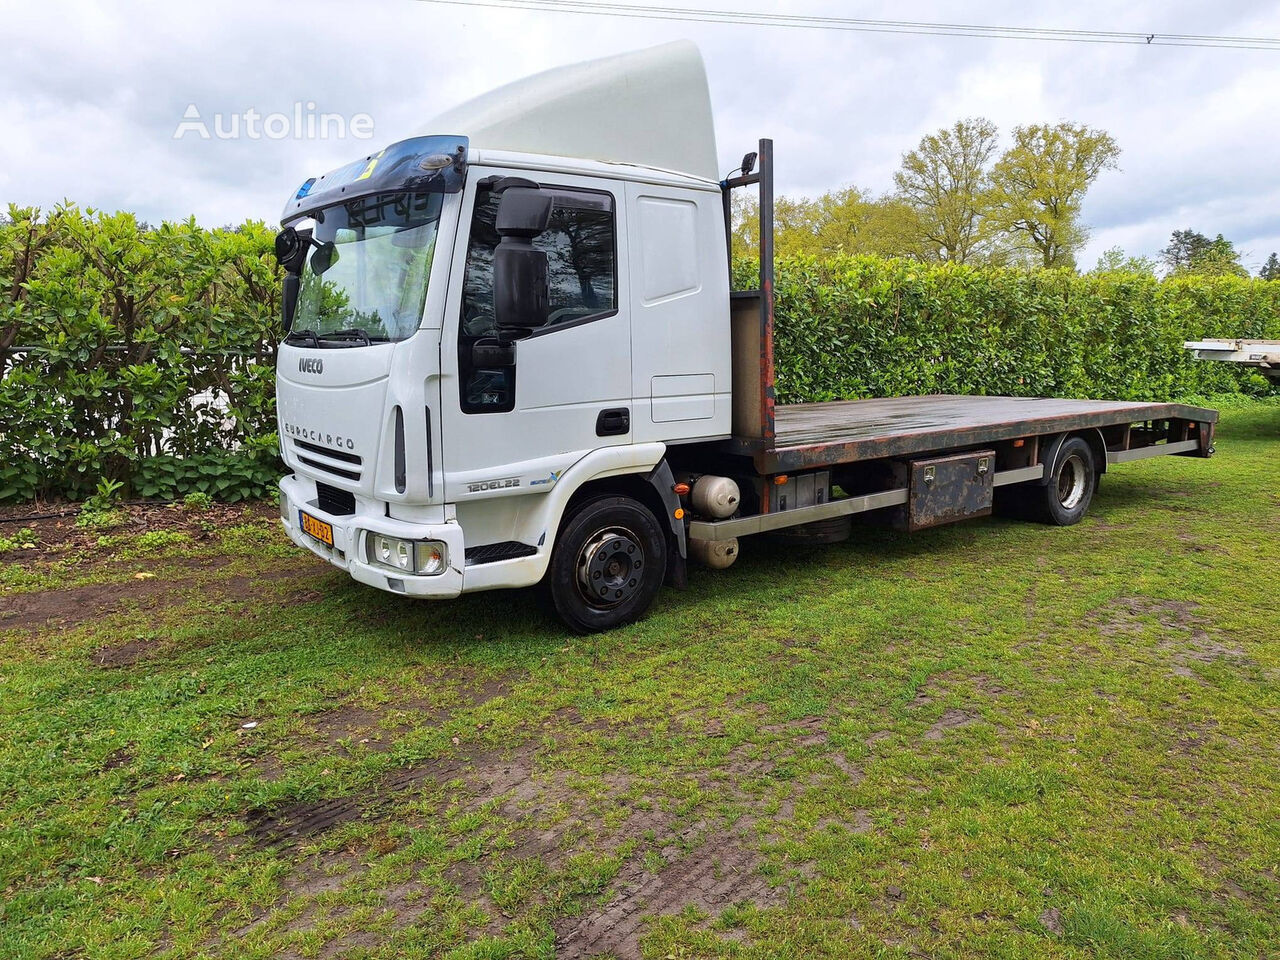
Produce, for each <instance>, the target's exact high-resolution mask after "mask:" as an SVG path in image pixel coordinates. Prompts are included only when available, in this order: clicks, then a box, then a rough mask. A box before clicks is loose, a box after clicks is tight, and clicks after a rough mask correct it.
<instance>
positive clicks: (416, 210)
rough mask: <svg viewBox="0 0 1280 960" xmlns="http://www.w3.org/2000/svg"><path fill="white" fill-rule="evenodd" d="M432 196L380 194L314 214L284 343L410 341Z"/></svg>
mask: <svg viewBox="0 0 1280 960" xmlns="http://www.w3.org/2000/svg"><path fill="white" fill-rule="evenodd" d="M443 200H444V198H443V196H442V195H441V194H439V193H383V194H375V195H374V196H369V197H362V198H360V199H356V200H348V201H346V202H345V203H340V204H335V205H334V206H331V207H326V208H324V209H322V210H317V211H316V213H315V214H314V216H315V232H314V235H313V236H314V239H315V241H316V242H317V243H319V244H320V246H319V247H316V248H315V249H314V250H313V251H312V253H311V256H310V257H309V259H308V262H307V265H306V267H305V268H304V269H303V271H302V283H301V288H300V290H299V293H298V308H297V312H296V314H295V316H294V322H293V332H292V333H291V334H290V338H295V337H297V338H304V339H307V340H310V339H312V338H315V339H317V340H333V341H335V342H341V343H343V345H347V346H363V345H365V344H367V343H372V342H376V341H387V340H404V339H405V338H407V337H410V336H412V335H413V334H414V333H415V332H416V331H417V329H418V325H419V323H420V322H421V321H422V308H423V304H424V303H425V302H426V298H427V279H428V277H429V275H430V272H431V258H432V255H433V254H434V253H435V247H436V233H437V229H438V227H439V225H440V207H441V204H442V203H443Z"/></svg>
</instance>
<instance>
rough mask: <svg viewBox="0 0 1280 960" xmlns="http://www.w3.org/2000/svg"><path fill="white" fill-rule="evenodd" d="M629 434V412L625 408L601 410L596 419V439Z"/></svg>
mask: <svg viewBox="0 0 1280 960" xmlns="http://www.w3.org/2000/svg"><path fill="white" fill-rule="evenodd" d="M630 432H631V411H630V410H629V409H627V408H626V407H612V408H610V409H608V410H601V411H600V416H598V417H596V436H597V437H617V436H621V435H622V434H624V433H630Z"/></svg>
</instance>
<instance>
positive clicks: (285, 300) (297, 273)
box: [276, 227, 314, 333]
mask: <svg viewBox="0 0 1280 960" xmlns="http://www.w3.org/2000/svg"><path fill="white" fill-rule="evenodd" d="M313 242H314V241H312V239H311V231H310V230H295V229H294V228H293V227H285V228H284V229H283V230H281V231H280V232H279V233H277V234H276V260H277V261H278V262H279V264H280V266H282V267H284V285H283V288H282V289H281V291H280V320H281V323H282V325H283V326H284V332H285V333H288V332H289V331H290V330H291V329H293V315H294V313H295V312H296V311H297V308H298V290H299V289H300V284H301V279H302V277H301V275H302V265H303V263H305V262H306V259H307V251H308V250H310V249H311V244H312V243H313Z"/></svg>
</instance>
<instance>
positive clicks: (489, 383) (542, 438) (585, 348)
mask: <svg viewBox="0 0 1280 960" xmlns="http://www.w3.org/2000/svg"><path fill="white" fill-rule="evenodd" d="M510 173H511V171H501V170H492V171H486V170H484V169H482V168H473V169H472V170H471V175H470V176H469V178H468V179H469V181H470V182H469V183H468V186H467V191H466V196H465V197H464V201H463V216H462V221H461V228H460V231H459V237H460V239H459V243H458V244H457V246H456V249H455V252H454V263H453V268H452V269H451V270H450V287H449V299H448V304H447V307H446V314H445V335H444V337H443V339H442V342H441V352H442V356H441V370H442V374H443V377H442V387H443V390H442V406H443V411H442V414H443V416H442V428H443V434H444V437H443V440H444V468H445V493H446V496H447V498H448V499H449V500H450V501H453V502H456V503H463V502H466V501H469V500H474V499H483V498H490V497H495V496H512V495H518V494H527V493H540V492H546V491H548V490H550V489H551V488H552V487H554V486H555V484H556V482H557V481H558V479H559V476H560V474H561V473H562V472H563V471H564V470H565V469H567V468H568V467H569V466H571V465H572V464H573V463H575V462H576V461H577V460H579V459H580V458H581V457H583V456H584V455H586V454H587V453H589V452H590V451H592V450H595V449H598V448H600V447H603V446H609V445H614V444H625V443H630V442H631V437H632V432H631V409H630V408H631V317H630V311H629V310H628V309H627V303H628V290H627V283H628V278H627V273H626V271H625V270H624V269H622V265H623V264H624V263H625V262H626V236H627V234H626V222H625V218H626V202H625V195H624V193H623V189H622V186H623V185H622V184H621V183H618V182H614V181H607V180H598V179H595V178H585V177H571V176H559V175H547V176H546V177H545V178H542V181H541V182H540V183H539V187H540V188H541V189H542V190H544V191H546V192H547V193H548V194H550V195H551V197H552V212H551V219H550V225H549V226H548V229H547V230H546V231H545V232H544V233H543V234H542V235H541V236H539V237H538V238H536V239H535V240H534V246H535V247H536V248H538V249H540V250H543V251H544V252H545V253H546V254H547V274H548V286H549V289H550V315H549V322H548V323H547V324H546V326H544V327H542V328H541V329H538V330H536V331H535V332H534V333H533V334H532V335H530V336H527V337H525V338H523V339H520V340H517V341H516V342H515V348H514V358H510V357H507V358H499V357H497V356H495V352H494V351H493V350H491V349H489V350H487V349H486V348H492V347H495V346H496V347H498V348H499V350H498V351H497V352H498V353H499V354H500V353H501V352H502V344H501V341H502V340H503V338H502V337H501V336H500V334H499V331H498V330H497V327H496V325H495V323H494V310H493V251H494V249H495V248H496V246H497V243H498V234H497V232H496V230H495V228H494V219H495V215H496V213H497V207H498V201H499V196H498V195H497V194H494V192H493V190H492V185H493V183H494V182H496V181H497V180H498V179H499V178H500V177H501V176H507V175H510ZM511 359H513V360H514V362H513V363H511V364H510V365H507V363H508V362H509V361H510V360H511Z"/></svg>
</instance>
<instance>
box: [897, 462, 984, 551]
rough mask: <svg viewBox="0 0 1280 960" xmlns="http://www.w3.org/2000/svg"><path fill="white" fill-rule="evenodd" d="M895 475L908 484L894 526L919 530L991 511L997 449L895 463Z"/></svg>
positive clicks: (982, 515)
mask: <svg viewBox="0 0 1280 960" xmlns="http://www.w3.org/2000/svg"><path fill="white" fill-rule="evenodd" d="M894 473H895V479H896V480H897V484H898V485H899V486H905V487H906V488H907V502H906V503H905V504H904V505H903V506H901V507H899V508H898V509H897V513H896V515H895V518H894V526H895V527H897V528H898V529H900V530H908V531H912V532H914V531H916V530H924V529H925V528H927V527H936V526H938V525H940V524H943V523H953V522H955V521H956V520H965V519H968V518H969V517H985V516H989V515H990V514H991V500H992V492H993V491H994V489H995V485H994V481H995V476H996V452H995V451H994V450H971V451H969V452H967V453H954V454H950V455H949V456H945V457H929V458H927V459H923V460H908V461H904V462H899V463H896V464H894Z"/></svg>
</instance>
